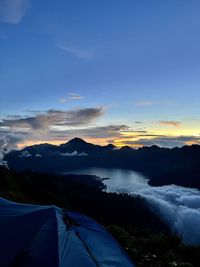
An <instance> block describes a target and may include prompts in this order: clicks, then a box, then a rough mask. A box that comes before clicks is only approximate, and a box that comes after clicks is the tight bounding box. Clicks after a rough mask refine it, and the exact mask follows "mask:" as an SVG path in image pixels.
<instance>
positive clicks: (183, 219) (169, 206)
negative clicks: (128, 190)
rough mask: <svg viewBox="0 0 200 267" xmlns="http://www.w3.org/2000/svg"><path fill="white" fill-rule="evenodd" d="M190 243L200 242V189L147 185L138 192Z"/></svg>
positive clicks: (173, 229) (174, 230)
mask: <svg viewBox="0 0 200 267" xmlns="http://www.w3.org/2000/svg"><path fill="white" fill-rule="evenodd" d="M137 193H138V194H139V195H141V196H143V197H144V198H145V199H146V200H147V201H148V203H149V204H150V205H151V207H152V208H153V209H154V211H155V212H156V213H157V214H158V215H159V216H160V217H161V218H162V219H163V220H164V221H165V222H166V223H167V224H168V225H170V227H171V229H172V231H173V232H175V233H177V234H178V235H180V236H181V237H182V239H183V241H184V242H185V243H187V244H190V245H197V244H200V231H199V225H200V191H199V190H197V189H191V188H184V187H180V186H175V185H168V186H162V187H156V188H154V187H150V186H149V187H146V188H145V189H140V190H138V192H137Z"/></svg>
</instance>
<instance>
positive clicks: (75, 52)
mask: <svg viewBox="0 0 200 267" xmlns="http://www.w3.org/2000/svg"><path fill="white" fill-rule="evenodd" d="M57 47H58V48H59V49H61V50H63V51H65V52H67V53H68V54H71V55H72V56H74V57H76V58H79V59H84V60H92V59H93V58H94V56H95V53H94V51H93V50H89V49H83V48H77V47H74V46H69V45H62V44H59V45H57Z"/></svg>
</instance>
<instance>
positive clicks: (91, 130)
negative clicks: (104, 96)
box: [49, 124, 130, 138]
mask: <svg viewBox="0 0 200 267" xmlns="http://www.w3.org/2000/svg"><path fill="white" fill-rule="evenodd" d="M128 129H130V127H129V126H128V125H124V124H117V125H107V126H95V127H88V128H80V129H71V130H64V131H55V130H50V131H49V135H52V136H54V137H55V138H65V137H66V136H68V137H74V136H79V137H82V138H85V137H86V138H119V137H120V136H122V133H123V132H125V131H127V130H128Z"/></svg>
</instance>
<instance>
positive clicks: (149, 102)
mask: <svg viewBox="0 0 200 267" xmlns="http://www.w3.org/2000/svg"><path fill="white" fill-rule="evenodd" d="M153 104H154V102H153V101H152V100H141V101H137V102H135V106H137V107H145V106H151V105H153Z"/></svg>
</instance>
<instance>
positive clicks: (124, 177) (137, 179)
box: [70, 168, 148, 193]
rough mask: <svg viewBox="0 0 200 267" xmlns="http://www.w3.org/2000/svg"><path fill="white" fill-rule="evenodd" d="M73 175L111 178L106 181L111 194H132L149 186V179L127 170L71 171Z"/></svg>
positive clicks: (92, 169)
mask: <svg viewBox="0 0 200 267" xmlns="http://www.w3.org/2000/svg"><path fill="white" fill-rule="evenodd" d="M70 173H73V174H89V175H96V176H99V177H100V178H109V179H106V180H104V181H103V182H104V184H106V186H107V191H109V192H119V193H132V192H133V190H134V191H137V190H139V189H141V188H143V187H144V186H148V184H147V182H148V179H147V178H146V177H145V176H144V175H142V174H140V173H138V172H134V171H131V170H125V169H116V168H113V169H106V168H88V169H81V170H76V171H70Z"/></svg>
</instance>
